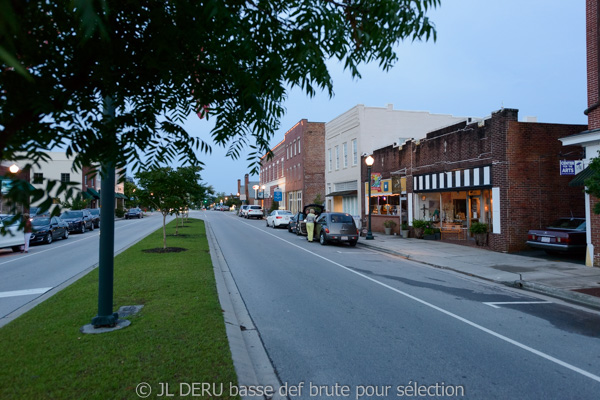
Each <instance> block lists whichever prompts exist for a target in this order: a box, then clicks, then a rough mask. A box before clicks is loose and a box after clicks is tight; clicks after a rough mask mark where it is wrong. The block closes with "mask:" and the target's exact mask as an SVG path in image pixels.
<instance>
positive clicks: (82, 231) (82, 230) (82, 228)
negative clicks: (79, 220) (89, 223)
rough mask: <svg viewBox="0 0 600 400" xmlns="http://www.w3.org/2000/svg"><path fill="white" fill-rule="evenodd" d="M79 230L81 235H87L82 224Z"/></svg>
mask: <svg viewBox="0 0 600 400" xmlns="http://www.w3.org/2000/svg"><path fill="white" fill-rule="evenodd" d="M79 230H80V232H81V233H85V224H81V228H80V229H79Z"/></svg>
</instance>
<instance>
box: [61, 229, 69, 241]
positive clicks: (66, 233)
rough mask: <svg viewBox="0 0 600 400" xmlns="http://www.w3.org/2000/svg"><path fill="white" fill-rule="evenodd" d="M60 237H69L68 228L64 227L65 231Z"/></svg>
mask: <svg viewBox="0 0 600 400" xmlns="http://www.w3.org/2000/svg"><path fill="white" fill-rule="evenodd" d="M62 238H63V239H68V238H69V230H68V229H65V233H63V236H62Z"/></svg>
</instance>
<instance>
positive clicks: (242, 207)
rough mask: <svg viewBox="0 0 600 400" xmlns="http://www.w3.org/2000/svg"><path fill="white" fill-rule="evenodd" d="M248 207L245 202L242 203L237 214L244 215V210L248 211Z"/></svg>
mask: <svg viewBox="0 0 600 400" xmlns="http://www.w3.org/2000/svg"><path fill="white" fill-rule="evenodd" d="M248 207H250V206H249V205H247V204H244V205H243V206H240V209H239V210H238V216H240V217H245V216H246V212H247V211H248Z"/></svg>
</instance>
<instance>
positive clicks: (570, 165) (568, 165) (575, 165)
mask: <svg viewBox="0 0 600 400" xmlns="http://www.w3.org/2000/svg"><path fill="white" fill-rule="evenodd" d="M581 171H583V160H560V174H561V175H577V174H578V173H580V172H581Z"/></svg>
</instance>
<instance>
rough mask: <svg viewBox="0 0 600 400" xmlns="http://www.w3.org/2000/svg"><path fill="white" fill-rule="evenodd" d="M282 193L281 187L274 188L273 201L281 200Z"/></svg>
mask: <svg viewBox="0 0 600 400" xmlns="http://www.w3.org/2000/svg"><path fill="white" fill-rule="evenodd" d="M282 200H283V195H282V193H281V189H275V190H274V191H273V201H282Z"/></svg>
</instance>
